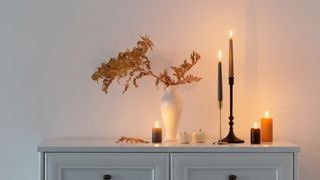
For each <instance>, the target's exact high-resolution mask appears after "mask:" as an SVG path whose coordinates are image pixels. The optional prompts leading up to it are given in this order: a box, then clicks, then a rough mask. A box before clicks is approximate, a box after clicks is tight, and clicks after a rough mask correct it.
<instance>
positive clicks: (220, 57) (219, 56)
mask: <svg viewBox="0 0 320 180" xmlns="http://www.w3.org/2000/svg"><path fill="white" fill-rule="evenodd" d="M218 59H219V61H221V59H222V51H221V50H219V53H218Z"/></svg>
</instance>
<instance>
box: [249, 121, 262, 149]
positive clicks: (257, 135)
mask: <svg viewBox="0 0 320 180" xmlns="http://www.w3.org/2000/svg"><path fill="white" fill-rule="evenodd" d="M250 135H251V144H260V143H261V131H260V129H259V128H258V124H257V123H254V128H251V131H250Z"/></svg>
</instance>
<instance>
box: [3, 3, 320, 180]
mask: <svg viewBox="0 0 320 180" xmlns="http://www.w3.org/2000/svg"><path fill="white" fill-rule="evenodd" d="M0 4H1V5H0V23H1V28H0V82H1V86H0V87H1V88H0V122H1V125H0V179H13V178H14V179H21V180H22V179H24V180H25V179H30V180H34V179H36V178H37V175H38V174H37V168H38V164H37V163H38V159H37V158H38V154H37V152H36V148H37V145H38V143H39V142H40V141H41V140H43V139H48V138H106V137H114V138H115V137H119V136H120V135H128V136H139V137H148V136H149V135H150V128H151V126H152V125H153V123H154V121H155V120H157V119H158V120H159V119H160V118H161V116H160V111H159V102H160V98H161V96H162V93H163V92H162V90H161V89H160V90H157V89H156V88H155V87H154V85H153V83H154V81H153V80H152V79H145V80H142V81H141V82H140V84H141V87H140V88H139V89H134V88H131V89H129V91H128V92H127V93H126V94H122V93H121V90H122V87H120V86H118V85H116V84H114V85H112V86H111V89H110V93H109V94H107V95H105V94H103V93H102V92H101V91H100V87H99V86H98V85H97V84H96V83H94V82H93V81H91V80H90V75H91V74H92V73H93V72H94V70H95V68H96V67H97V66H98V65H99V64H100V63H101V62H103V61H104V60H105V59H106V58H108V57H111V56H115V55H116V53H117V52H118V51H120V50H124V49H125V48H127V47H132V46H133V45H134V44H135V42H136V41H137V40H138V37H139V36H142V35H145V34H149V35H150V37H151V38H152V40H153V41H154V42H155V44H156V47H155V51H154V52H153V53H152V54H150V57H151V58H152V65H153V66H154V67H155V69H156V70H158V71H159V70H161V69H162V68H164V67H167V66H169V65H171V64H179V63H180V62H181V61H182V60H183V59H184V58H187V57H189V53H190V52H191V51H192V50H193V49H194V50H196V51H198V52H199V53H200V54H201V55H202V61H201V62H200V63H199V65H197V66H196V67H195V69H194V71H193V72H194V74H198V75H200V76H201V77H203V80H202V81H201V82H200V83H199V84H198V85H196V86H194V87H191V88H183V89H182V91H183V92H182V93H183V94H184V96H185V98H184V111H183V115H182V121H181V126H180V130H187V131H194V130H196V129H198V128H203V129H204V130H205V131H207V132H208V133H209V135H210V136H211V137H215V138H216V137H218V126H217V125H218V120H217V110H216V109H217V108H216V104H217V103H216V94H217V92H216V79H217V77H216V74H217V71H216V66H217V64H216V63H217V62H216V54H217V51H218V49H219V48H222V49H223V50H224V52H226V51H227V47H228V44H227V40H228V37H227V32H228V30H229V29H230V28H233V30H234V32H235V66H236V71H235V75H236V86H235V91H236V97H235V117H236V119H235V123H236V125H235V127H236V133H237V134H238V136H240V137H242V138H248V136H249V134H248V132H249V128H250V127H251V126H252V124H253V123H254V122H255V121H257V122H259V118H260V117H261V116H262V114H263V112H264V110H265V109H268V110H269V111H270V112H271V115H272V116H273V118H274V123H275V137H276V139H277V140H279V141H292V142H294V143H297V144H299V145H301V147H302V152H301V156H300V165H301V179H302V180H317V179H319V178H320V173H319V171H318V167H319V165H320V163H319V162H320V156H319V154H318V148H319V147H320V142H319V141H318V139H317V131H318V127H319V126H320V123H319V121H318V120H319V117H318V116H319V112H318V111H319V107H320V96H319V95H318V93H319V92H320V80H319V79H318V68H319V67H320V62H319V60H320V56H319V50H320V49H319V48H320V46H319V41H320V34H319V32H320V31H319V30H320V21H319V18H320V12H319V8H320V1H317V0H309V1H302V0H300V1H298V0H291V1H289V0H269V1H258V0H257V1H254V0H242V1H238V0H233V1H232V0H229V1H218V0H215V1H213V0H203V1H189V0H184V1H182V0H180V1H169V0H161V1H160V0H159V1H147V0H145V1H142V0H136V1H131V0H126V1H125V0H91V1H88V0H82V1H81V0H67V1H66V0H51V1H48V0H47V1H43V0H28V1H24V0H20V1H19V0H1V1H0ZM225 60H226V58H225ZM223 66H224V83H225V95H226V94H227V93H228V91H227V78H226V77H227V63H226V61H225V62H224V64H223ZM225 100H226V102H225V107H228V103H227V101H228V98H227V97H226V96H225ZM227 112H228V110H227V108H225V109H224V117H225V119H226V121H227ZM128 124H130V126H128ZM132 124H133V125H132ZM224 130H225V132H226V130H227V122H225V127H224Z"/></svg>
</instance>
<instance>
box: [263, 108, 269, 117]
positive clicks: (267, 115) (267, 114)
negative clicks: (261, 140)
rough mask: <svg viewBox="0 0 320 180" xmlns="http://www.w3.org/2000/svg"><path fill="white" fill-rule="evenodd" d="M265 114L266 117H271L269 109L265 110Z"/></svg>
mask: <svg viewBox="0 0 320 180" xmlns="http://www.w3.org/2000/svg"><path fill="white" fill-rule="evenodd" d="M264 115H265V118H269V111H267V110H266V111H265V112H264Z"/></svg>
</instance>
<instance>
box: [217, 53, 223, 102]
mask: <svg viewBox="0 0 320 180" xmlns="http://www.w3.org/2000/svg"><path fill="white" fill-rule="evenodd" d="M218 60H219V61H218V101H219V102H221V101H222V100H223V90H222V64H221V60H222V52H221V50H219V54H218Z"/></svg>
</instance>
